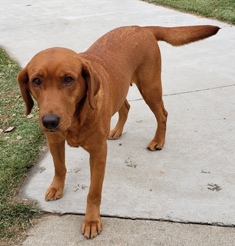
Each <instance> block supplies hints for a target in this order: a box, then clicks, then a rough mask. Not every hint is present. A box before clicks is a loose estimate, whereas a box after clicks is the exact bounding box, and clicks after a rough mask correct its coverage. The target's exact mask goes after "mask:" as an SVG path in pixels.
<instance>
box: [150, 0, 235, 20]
mask: <svg viewBox="0 0 235 246" xmlns="http://www.w3.org/2000/svg"><path fill="white" fill-rule="evenodd" d="M146 2H149V3H155V4H158V5H162V6H168V7H171V8H175V9H178V10H180V11H183V12H187V13H194V14H197V15H202V16H205V17H209V18H214V19H217V20H221V21H225V22H228V23H231V24H235V0H192V1H189V0H146Z"/></svg>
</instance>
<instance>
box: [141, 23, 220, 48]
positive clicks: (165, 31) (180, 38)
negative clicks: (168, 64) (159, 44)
mask: <svg viewBox="0 0 235 246" xmlns="http://www.w3.org/2000/svg"><path fill="white" fill-rule="evenodd" d="M144 28H145V29H148V30H149V31H151V32H152V33H153V34H154V36H155V37H156V39H157V40H158V41H165V42H167V43H169V44H171V45H173V46H180V45H184V44H189V43H192V42H195V41H198V40H201V39H204V38H208V37H210V36H212V35H215V34H216V33H217V32H218V31H219V29H220V28H219V27H218V26H210V25H202V26H182V27H160V26H147V27H144Z"/></svg>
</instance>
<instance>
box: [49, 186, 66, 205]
mask: <svg viewBox="0 0 235 246" xmlns="http://www.w3.org/2000/svg"><path fill="white" fill-rule="evenodd" d="M62 193H63V189H62V188H55V187H53V186H50V187H49V188H48V189H47V191H46V195H45V200H46V201H54V200H57V199H60V198H61V197H62Z"/></svg>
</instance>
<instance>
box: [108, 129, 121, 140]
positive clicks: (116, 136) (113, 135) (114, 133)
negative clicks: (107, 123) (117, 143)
mask: <svg viewBox="0 0 235 246" xmlns="http://www.w3.org/2000/svg"><path fill="white" fill-rule="evenodd" d="M121 135H122V130H118V129H116V128H114V129H113V130H111V131H110V132H109V136H108V139H109V140H116V139H119V138H120V136H121Z"/></svg>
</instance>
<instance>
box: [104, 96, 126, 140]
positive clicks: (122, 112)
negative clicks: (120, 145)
mask: <svg viewBox="0 0 235 246" xmlns="http://www.w3.org/2000/svg"><path fill="white" fill-rule="evenodd" d="M129 109H130V104H129V103H128V102H127V100H125V102H124V103H123V105H122V107H121V108H120V109H119V111H118V122H117V124H116V126H115V127H114V128H113V129H112V130H111V131H110V132H109V136H108V139H110V140H114V139H118V138H119V137H120V136H121V135H122V131H123V128H124V125H125V123H126V120H127V116H128V112H129Z"/></svg>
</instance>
